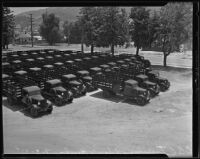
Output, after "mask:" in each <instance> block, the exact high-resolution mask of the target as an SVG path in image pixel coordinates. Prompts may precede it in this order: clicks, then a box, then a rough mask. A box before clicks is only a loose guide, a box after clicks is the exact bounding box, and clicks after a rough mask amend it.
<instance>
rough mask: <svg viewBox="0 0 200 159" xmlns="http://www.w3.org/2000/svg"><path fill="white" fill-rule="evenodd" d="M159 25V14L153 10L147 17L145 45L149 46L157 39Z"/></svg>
mask: <svg viewBox="0 0 200 159" xmlns="http://www.w3.org/2000/svg"><path fill="white" fill-rule="evenodd" d="M159 26H160V22H159V15H158V13H157V12H156V11H154V12H153V15H152V16H150V17H149V21H148V39H147V47H149V48H151V47H152V43H153V42H154V41H155V40H156V39H157V37H158V34H157V30H158V28H159Z"/></svg>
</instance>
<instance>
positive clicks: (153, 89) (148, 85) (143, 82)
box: [134, 74, 160, 97]
mask: <svg viewBox="0 0 200 159" xmlns="http://www.w3.org/2000/svg"><path fill="white" fill-rule="evenodd" d="M134 80H136V81H138V84H139V86H140V87H142V88H145V89H147V90H149V91H150V94H151V97H155V96H156V95H158V94H159V92H160V87H159V85H158V84H156V83H153V82H150V81H149V79H148V76H146V75H144V74H139V75H137V76H135V77H134Z"/></svg>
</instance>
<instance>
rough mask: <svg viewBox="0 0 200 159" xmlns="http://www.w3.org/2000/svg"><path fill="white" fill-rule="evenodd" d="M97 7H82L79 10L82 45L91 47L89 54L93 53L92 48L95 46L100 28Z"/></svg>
mask: <svg viewBox="0 0 200 159" xmlns="http://www.w3.org/2000/svg"><path fill="white" fill-rule="evenodd" d="M99 11H100V10H99V8H98V7H83V8H81V10H80V14H81V17H80V18H81V20H82V24H83V25H82V27H83V34H84V35H83V36H84V43H85V44H86V46H91V53H93V50H94V47H95V45H96V44H97V41H98V36H99V30H98V28H99V27H100V26H101V19H100V18H99V17H100V12H99Z"/></svg>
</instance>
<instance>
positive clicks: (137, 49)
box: [136, 47, 139, 55]
mask: <svg viewBox="0 0 200 159" xmlns="http://www.w3.org/2000/svg"><path fill="white" fill-rule="evenodd" d="M138 54H139V47H137V48H136V55H138Z"/></svg>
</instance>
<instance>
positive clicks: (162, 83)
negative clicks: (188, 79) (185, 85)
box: [146, 70, 170, 92]
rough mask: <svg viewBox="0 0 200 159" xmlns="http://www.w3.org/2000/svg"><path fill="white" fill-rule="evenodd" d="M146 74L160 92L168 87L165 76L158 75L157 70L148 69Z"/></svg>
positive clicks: (168, 83)
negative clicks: (157, 86)
mask: <svg viewBox="0 0 200 159" xmlns="http://www.w3.org/2000/svg"><path fill="white" fill-rule="evenodd" d="M146 75H147V76H148V77H149V80H150V81H151V82H155V83H157V84H158V85H159V87H160V90H161V91H162V92H164V91H166V90H168V89H169V87H170V82H169V81H168V80H167V79H166V78H163V77H160V75H159V72H158V71H155V70H154V71H148V72H147V74H146Z"/></svg>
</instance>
